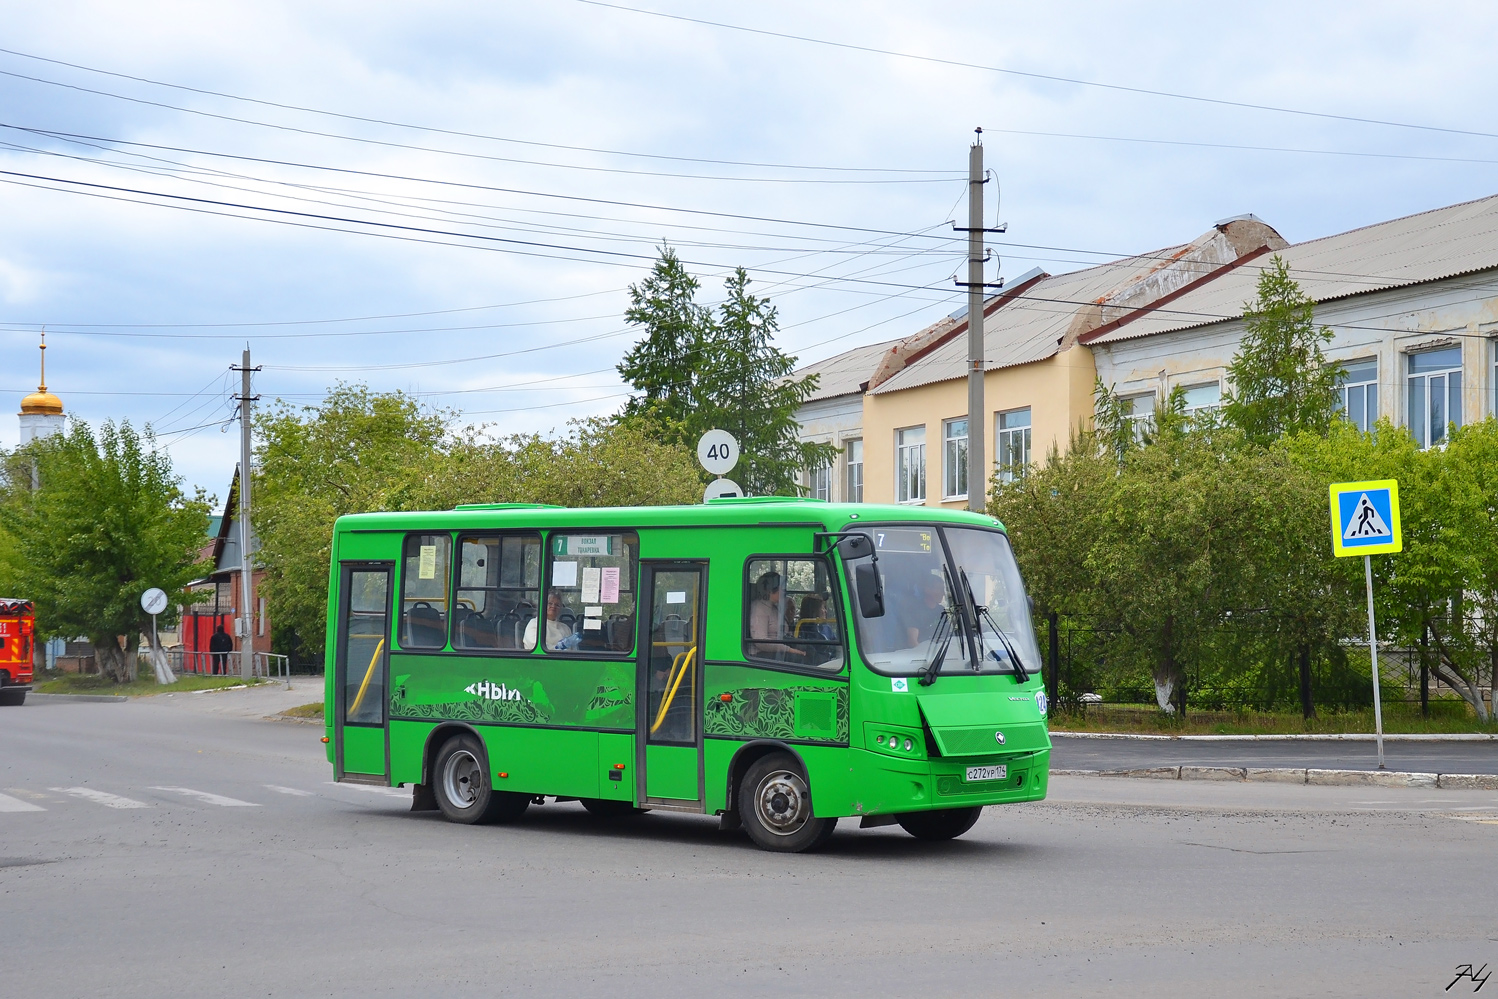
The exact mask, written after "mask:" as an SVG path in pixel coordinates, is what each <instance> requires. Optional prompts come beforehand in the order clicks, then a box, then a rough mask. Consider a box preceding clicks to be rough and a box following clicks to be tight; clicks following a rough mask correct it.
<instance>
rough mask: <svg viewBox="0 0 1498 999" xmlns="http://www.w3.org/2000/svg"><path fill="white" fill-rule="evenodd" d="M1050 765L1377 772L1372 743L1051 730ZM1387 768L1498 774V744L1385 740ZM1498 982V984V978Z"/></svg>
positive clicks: (1441, 772) (1375, 750) (1064, 766)
mask: <svg viewBox="0 0 1498 999" xmlns="http://www.w3.org/2000/svg"><path fill="white" fill-rule="evenodd" d="M1051 744H1052V750H1051V766H1052V767H1054V768H1055V769H1057V770H1127V769H1131V768H1135V767H1172V766H1176V765H1178V764H1190V765H1192V766H1206V767H1296V768H1304V767H1316V768H1318V769H1326V770H1374V769H1376V768H1377V767H1378V747H1377V746H1376V745H1374V743H1372V742H1350V741H1341V740H1337V741H1319V740H1318V741H1304V740H1298V739H1285V740H1280V739H1263V740H1259V739H1256V740H1253V741H1247V740H1244V741H1241V742H1240V741H1232V742H1205V741H1197V740H1195V739H1090V738H1078V737H1075V736H1067V735H1065V734H1064V733H1060V732H1053V733H1051ZM1384 766H1385V768H1386V769H1389V770H1404V771H1408V772H1413V773H1430V774H1494V773H1498V742H1492V741H1485V742H1406V741H1403V740H1399V739H1385V740H1384ZM1494 985H1495V986H1498V982H1494Z"/></svg>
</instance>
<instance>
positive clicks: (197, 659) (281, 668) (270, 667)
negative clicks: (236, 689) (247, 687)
mask: <svg viewBox="0 0 1498 999" xmlns="http://www.w3.org/2000/svg"><path fill="white" fill-rule="evenodd" d="M166 655H167V664H168V665H169V666H171V667H172V669H173V670H175V671H177V672H178V673H196V674H199V675H201V676H239V675H240V673H239V669H240V661H239V653H238V652H185V651H181V650H177V651H169V652H167V654H166ZM250 675H251V676H252V677H260V678H263V679H266V680H280V681H282V682H285V683H290V682H291V660H290V658H288V657H287V656H283V655H279V654H278V653H275V652H257V653H255V655H254V657H253V663H252V666H251V674H250Z"/></svg>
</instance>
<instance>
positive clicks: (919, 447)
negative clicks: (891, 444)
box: [895, 427, 926, 503]
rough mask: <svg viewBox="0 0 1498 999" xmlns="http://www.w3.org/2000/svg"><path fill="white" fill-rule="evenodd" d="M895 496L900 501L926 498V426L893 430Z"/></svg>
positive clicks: (919, 500)
mask: <svg viewBox="0 0 1498 999" xmlns="http://www.w3.org/2000/svg"><path fill="white" fill-rule="evenodd" d="M895 498H896V499H897V500H898V501H899V502H901V503H923V502H925V500H926V428H925V427H911V428H909V429H908V430H896V431H895Z"/></svg>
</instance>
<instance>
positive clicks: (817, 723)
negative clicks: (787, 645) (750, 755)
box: [703, 687, 848, 744]
mask: <svg viewBox="0 0 1498 999" xmlns="http://www.w3.org/2000/svg"><path fill="white" fill-rule="evenodd" d="M725 693H727V694H728V695H729V700H727V701H724V700H722V699H721V697H713V698H711V699H709V700H708V702H707V717H706V718H705V719H704V721H703V731H704V732H706V733H707V734H708V735H728V736H735V737H737V738H744V739H798V740H802V741H807V740H812V741H817V742H832V743H844V744H846V743H847V741H848V689H847V688H846V687H837V688H828V687H784V688H777V687H742V688H739V689H737V690H729V691H725Z"/></svg>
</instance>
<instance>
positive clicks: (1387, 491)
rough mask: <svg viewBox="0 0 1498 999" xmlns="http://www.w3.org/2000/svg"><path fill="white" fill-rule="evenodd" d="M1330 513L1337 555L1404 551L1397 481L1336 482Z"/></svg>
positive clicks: (1383, 553) (1333, 544)
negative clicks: (1400, 528) (1400, 527)
mask: <svg viewBox="0 0 1498 999" xmlns="http://www.w3.org/2000/svg"><path fill="white" fill-rule="evenodd" d="M1331 513H1332V551H1333V553H1334V554H1336V555H1338V556H1345V555H1387V554H1393V553H1394V552H1399V551H1403V550H1404V538H1403V536H1402V535H1401V534H1400V530H1399V483H1398V482H1396V481H1395V480H1393V479H1380V480H1378V481H1374V482H1339V483H1335V484H1334V485H1333V486H1332V487H1331Z"/></svg>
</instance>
